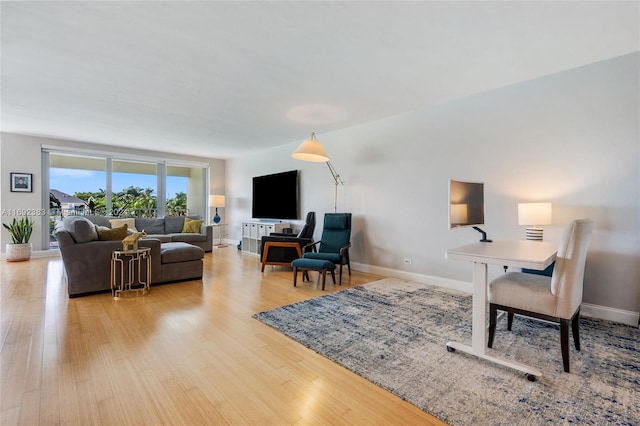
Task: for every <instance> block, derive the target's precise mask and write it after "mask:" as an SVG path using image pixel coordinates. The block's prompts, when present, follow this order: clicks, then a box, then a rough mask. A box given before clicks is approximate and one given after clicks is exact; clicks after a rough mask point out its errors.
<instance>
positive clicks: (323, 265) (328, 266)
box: [291, 258, 336, 290]
mask: <svg viewBox="0 0 640 426" xmlns="http://www.w3.org/2000/svg"><path fill="white" fill-rule="evenodd" d="M291 267H292V268H293V286H294V287H295V286H296V281H297V279H298V270H300V271H302V281H304V277H305V276H306V277H307V279H309V275H308V272H309V271H318V272H319V273H320V274H321V275H322V290H324V283H325V281H326V278H327V271H329V272H331V278H333V284H335V283H336V274H335V270H336V265H335V264H334V263H333V262H330V261H328V260H321V259H305V258H301V259H296V260H294V261H293V262H291Z"/></svg>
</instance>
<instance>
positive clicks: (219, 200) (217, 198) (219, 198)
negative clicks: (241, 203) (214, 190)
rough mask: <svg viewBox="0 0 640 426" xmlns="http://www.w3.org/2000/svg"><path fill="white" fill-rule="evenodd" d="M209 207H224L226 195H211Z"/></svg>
mask: <svg viewBox="0 0 640 426" xmlns="http://www.w3.org/2000/svg"><path fill="white" fill-rule="evenodd" d="M209 205H210V206H211V207H224V195H209Z"/></svg>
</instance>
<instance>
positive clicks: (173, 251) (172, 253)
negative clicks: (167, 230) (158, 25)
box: [160, 243, 204, 264]
mask: <svg viewBox="0 0 640 426" xmlns="http://www.w3.org/2000/svg"><path fill="white" fill-rule="evenodd" d="M203 257H204V250H202V249H201V248H200V247H196V246H193V245H191V244H187V243H163V244H162V245H161V246H160V262H161V263H163V264H164V263H177V262H188V261H190V260H200V259H202V258H203Z"/></svg>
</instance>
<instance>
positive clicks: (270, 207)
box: [251, 170, 299, 219]
mask: <svg viewBox="0 0 640 426" xmlns="http://www.w3.org/2000/svg"><path fill="white" fill-rule="evenodd" d="M251 216H252V217H253V218H255V219H298V217H299V216H298V170H290V171H288V172H282V173H275V174H271V175H264V176H256V177H254V178H253V197H252V203H251Z"/></svg>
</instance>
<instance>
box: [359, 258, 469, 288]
mask: <svg viewBox="0 0 640 426" xmlns="http://www.w3.org/2000/svg"><path fill="white" fill-rule="evenodd" d="M351 267H352V268H353V269H355V270H358V271H360V272H367V273H370V274H375V275H383V276H385V277H393V278H399V279H401V280H407V281H415V282H418V283H423V284H433V285H437V286H439V287H445V288H450V289H453V290H460V291H464V292H467V293H472V292H473V283H471V282H467V281H458V280H452V279H449V278H442V277H436V276H434V275H425V274H417V273H415V272H407V271H399V270H397V269H391V268H383V267H381V266H372V265H365V264H363V263H353V262H352V263H351Z"/></svg>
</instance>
